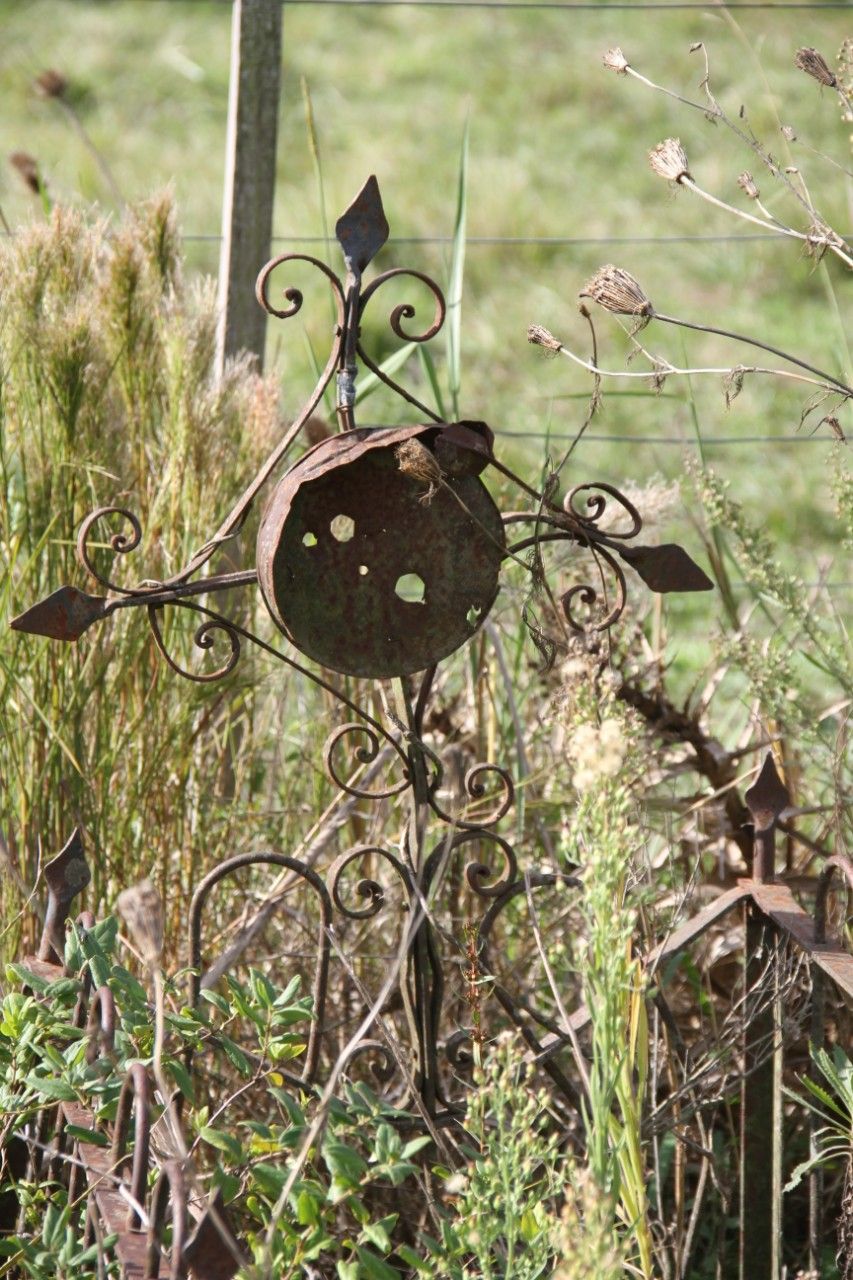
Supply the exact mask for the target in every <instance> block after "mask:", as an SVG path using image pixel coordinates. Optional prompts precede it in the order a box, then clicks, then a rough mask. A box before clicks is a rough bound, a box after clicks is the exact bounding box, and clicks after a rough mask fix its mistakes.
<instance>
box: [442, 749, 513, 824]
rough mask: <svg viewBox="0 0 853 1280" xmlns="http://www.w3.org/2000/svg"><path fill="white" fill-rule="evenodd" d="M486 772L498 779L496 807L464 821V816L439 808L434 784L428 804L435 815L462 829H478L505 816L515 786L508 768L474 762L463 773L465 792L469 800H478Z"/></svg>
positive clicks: (483, 792) (508, 809) (480, 796)
mask: <svg viewBox="0 0 853 1280" xmlns="http://www.w3.org/2000/svg"><path fill="white" fill-rule="evenodd" d="M487 774H496V775H497V777H498V779H499V780H500V788H501V794H500V796H499V798H497V804H496V807H495V808H494V809H493V810H492V811H491V813H489V814H487V815H486V816H485V817H482V818H477V819H476V821H466V819H464V818H460V817H457V816H455V815H453V814H450V813H447V812H446V811H445V810H444V809H442V808H441V806H440V805H439V803H438V801H437V800H436V798H435V791H436V789H437V788H436V787H435V786H434V787H433V788H432V790H431V791H430V794H429V797H428V798H429V806H430V808H431V809H432V811H433V813H435V814H436V815H437V817H439V818H441V819H442V821H443V822H448V823H451V824H452V825H453V826H456V827H461V828H462V830H463V831H479V830H480V829H481V828H483V827H493V826H494V825H495V824H496V823H498V822H500V820H501V818H504V817H506V815H507V814H508V813H509V811H510V809H511V808H512V805H513V801H514V800H515V786H514V784H513V781H512V775H511V774H510V773H509V770H507V769H504V768H502V767H501V766H500V765H498V764H488V763H483V764H475V765H474V766H473V768H471V769H469V770H468V772H467V773H466V774H465V794H466V795H467V797H468V799H469V800H480V799H482V797H483V796H484V795H485V794H486V787H485V786H484V784H483V782H482V779H483V777H485V776H486V775H487Z"/></svg>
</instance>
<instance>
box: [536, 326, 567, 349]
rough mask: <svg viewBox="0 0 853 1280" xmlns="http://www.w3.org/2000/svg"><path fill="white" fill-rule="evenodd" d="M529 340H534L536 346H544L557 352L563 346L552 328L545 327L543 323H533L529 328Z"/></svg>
mask: <svg viewBox="0 0 853 1280" xmlns="http://www.w3.org/2000/svg"><path fill="white" fill-rule="evenodd" d="M527 341H528V342H532V343H533V345H534V346H535V347H542V348H543V349H544V350H545V351H550V352H553V353H554V354H556V353H557V352H558V351H559V350H560V348H561V346H562V345H563V344H562V343H561V342H560V339H559V338H555V337H554V335H553V333H551V331H550V329H545V328H543V326H542V325H541V324H532V325H530V327H529V328H528V330H527Z"/></svg>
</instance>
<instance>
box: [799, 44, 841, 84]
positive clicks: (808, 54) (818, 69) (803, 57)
mask: <svg viewBox="0 0 853 1280" xmlns="http://www.w3.org/2000/svg"><path fill="white" fill-rule="evenodd" d="M794 65H795V66H797V67H799V69H800V71H805V73H806V75H807V76H811V78H812V79H813V80H817V82H818V84H825V85H826V86H827V88H828V89H834V88H835V86H836V85H837V84H838V81H837V80H836V78H835V75H834V73H833V72H832V71H831V70H830V68H829V64H828V63H827V61H826V58H824V57H823V56H822V55H821V54H819V53H818V51H817V49H798V50H797V52H796V53H795V54H794Z"/></svg>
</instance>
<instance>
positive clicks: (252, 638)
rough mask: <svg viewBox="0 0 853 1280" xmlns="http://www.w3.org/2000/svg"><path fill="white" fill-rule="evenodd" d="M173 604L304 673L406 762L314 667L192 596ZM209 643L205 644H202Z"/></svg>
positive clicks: (369, 718)
mask: <svg viewBox="0 0 853 1280" xmlns="http://www.w3.org/2000/svg"><path fill="white" fill-rule="evenodd" d="M174 606H175V608H178V609H192V610H193V612H194V613H200V614H202V615H203V616H204V617H206V618H210V619H211V620H212V621H214V622H215V623H216V624H217V626H218V627H219V628H221V629H222V630H223V631H226V632H233V634H234V636H236V637H238V638H239V639H242V640H248V641H249V643H250V644H253V645H255V646H256V647H257V648H258V649H263V651H264V652H265V653H269V654H271V655H272V657H274V658H277V659H278V660H279V662H283V663H284V664H285V666H288V667H290V668H291V670H293V671H297V672H298V673H299V675H301V676H305V677H306V679H308V680H311V681H312V682H313V683H314V684H316V685H317V686H318V687H319V688H320V689H325V691H326V693H330V694H331V695H332V697H333V698H335V699H336V701H337V702H339V703H341V704H342V705H343V706H345V707H347V708H348V709H349V710H350V711H352V713H353V714H354V715H356V716H358V717H359V719H360V720H362V721H363V722H364V724H365V725H369V726H370V728H371V729H372V730H373V731H374V733H378V734H380V735H381V736H382V737H383V738H384V739H385V741H386V742H387V743H388V744H389V746H391V747H393V748H394V750H395V751H396V753H397V755H398V756H399V757H400V759H401V760H402V761H404V763H405V764H406V765H408V757H407V755H406V752H405V751H404V750H403V748H402V747H401V746H400V744H399V742H398V741H397V739H396V738H395V737H393V736H392V735H391V734H390V733H389V732H388V730H387V729H385V728H384V726H383V725H381V724H380V723H379V721H378V720H376V719H374V717H373V716H372V715H370V713H369V712H367V711H364V710H363V709H362V708H361V707H360V706H359V705H358V703H356V702H353V701H352V699H351V698H348V697H347V696H346V694H344V693H341V691H340V690H339V689H336V688H335V686H334V685H333V684H330V683H329V681H328V680H324V679H323V677H322V676H319V675H317V673H316V672H315V671H311V670H310V668H308V667H304V666H303V665H302V663H301V662H297V661H296V659H295V658H291V657H290V656H289V655H288V654H286V653H283V652H282V650H281V649H276V648H275V646H274V645H271V644H268V643H267V641H266V640H262V639H261V637H260V636H256V635H255V634H254V632H252V631H249V630H248V629H247V628H246V627H242V626H240V624H239V623H237V622H234V621H232V620H231V619H230V618H226V617H224V615H223V614H221V613H217V612H216V610H214V609H208V608H207V607H206V606H205V605H200V604H197V603H196V602H195V601H194V600H175V601H174ZM205 647H209V646H205Z"/></svg>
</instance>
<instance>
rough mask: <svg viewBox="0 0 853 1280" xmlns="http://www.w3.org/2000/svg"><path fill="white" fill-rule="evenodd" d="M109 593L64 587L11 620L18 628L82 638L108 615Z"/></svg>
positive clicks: (55, 636)
mask: <svg viewBox="0 0 853 1280" xmlns="http://www.w3.org/2000/svg"><path fill="white" fill-rule="evenodd" d="M109 603H110V602H109V601H108V600H107V598H106V596H90V595H87V593H86V592H85V591H78V590H77V588H76V587H60V588H59V589H58V590H57V591H53V592H51V594H50V595H49V596H46V597H45V598H44V600H40V601H39V602H38V604H34V605H33V606H32V608H31V609H27V610H26V611H25V612H24V613H19V614H18V616H17V618H13V619H12V621H11V622H10V623H9V625H10V627H12V629H13V630H14V631H26V632H28V633H29V634H30V635H33V636H47V637H48V639H50V640H79V639H80V637H81V636H82V634H83V632H84V631H88V629H89V627H91V626H92V623H94V622H98V621H100V619H101V618H105V617H106V615H107V609H108V606H109Z"/></svg>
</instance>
